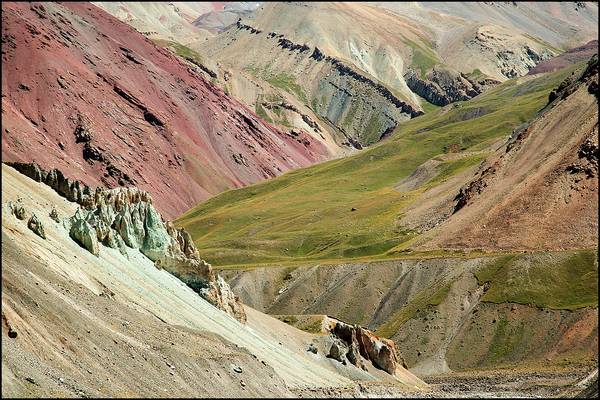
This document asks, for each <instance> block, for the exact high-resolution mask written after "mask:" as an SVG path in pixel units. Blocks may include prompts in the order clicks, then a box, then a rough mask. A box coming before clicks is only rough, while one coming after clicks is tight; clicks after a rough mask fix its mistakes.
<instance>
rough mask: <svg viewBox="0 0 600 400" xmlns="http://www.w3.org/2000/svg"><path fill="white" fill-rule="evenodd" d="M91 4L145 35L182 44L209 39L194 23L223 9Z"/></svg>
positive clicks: (185, 5)
mask: <svg viewBox="0 0 600 400" xmlns="http://www.w3.org/2000/svg"><path fill="white" fill-rule="evenodd" d="M92 4H94V5H95V6H97V7H100V8H101V9H103V10H104V11H106V12H108V13H109V14H112V15H113V16H115V17H117V18H119V19H120V20H121V21H123V22H126V23H128V24H129V25H131V26H132V27H134V28H135V29H136V30H138V31H139V32H141V33H142V34H144V35H145V36H148V37H158V38H162V39H170V40H177V41H178V42H181V43H188V42H189V41H196V40H203V39H205V38H207V37H210V36H212V35H211V33H210V32H209V31H208V30H205V29H202V28H201V27H196V26H195V25H194V21H195V20H196V19H197V18H198V17H199V16H200V15H203V14H206V13H210V12H215V11H216V12H219V11H220V10H223V4H222V3H220V2H183V1H174V2H126V1H106V2H102V1H96V2H92Z"/></svg>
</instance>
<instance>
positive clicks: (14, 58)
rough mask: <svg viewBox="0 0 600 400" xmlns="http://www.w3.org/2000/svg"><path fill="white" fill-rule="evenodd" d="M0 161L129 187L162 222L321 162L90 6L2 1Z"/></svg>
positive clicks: (305, 139)
mask: <svg viewBox="0 0 600 400" xmlns="http://www.w3.org/2000/svg"><path fill="white" fill-rule="evenodd" d="M2 139H3V140H2V160H3V161H35V162H37V163H39V164H40V165H41V166H42V167H44V168H59V169H61V170H63V171H64V172H65V174H66V175H67V176H68V177H70V178H73V179H79V180H82V181H84V182H85V183H87V184H88V185H91V186H97V185H99V184H103V185H105V186H109V187H114V186H117V185H125V186H129V185H136V186H138V187H140V188H142V189H144V190H147V191H149V192H151V193H152V195H153V197H154V198H155V200H156V203H157V206H158V208H159V209H160V210H161V211H162V212H163V214H164V215H165V216H166V217H168V218H172V217H174V216H176V215H178V214H179V213H181V212H183V211H185V210H186V209H187V208H188V207H191V206H192V205H194V204H195V203H196V202H198V201H200V200H203V199H205V198H207V197H209V196H211V195H213V194H216V193H218V192H220V191H223V190H226V189H228V188H234V187H240V186H243V185H246V184H249V183H252V182H256V181H259V180H262V179H265V178H268V177H272V176H275V175H278V174H280V173H282V172H284V171H287V170H290V169H293V168H297V167H300V166H306V165H309V164H311V163H314V162H316V161H318V160H321V159H324V158H325V157H326V156H327V154H326V153H327V151H326V149H325V148H324V147H323V146H322V145H321V144H320V143H317V142H314V141H313V140H312V139H311V138H310V136H309V135H304V134H301V135H300V136H295V137H292V136H290V135H288V134H287V133H286V132H283V131H280V130H278V129H277V128H274V127H273V126H271V125H269V124H267V123H266V122H264V121H262V120H261V119H260V118H258V117H257V116H256V115H255V114H254V113H253V112H252V111H250V110H248V109H247V108H246V107H244V106H243V105H242V104H241V103H239V102H237V101H236V100H233V99H231V98H229V97H228V96H227V95H226V94H225V93H224V92H223V91H222V90H220V89H219V88H217V87H215V86H214V85H212V84H211V83H210V82H207V81H206V80H204V79H203V78H202V77H201V76H200V75H198V74H196V73H195V72H194V71H192V70H191V69H189V68H188V67H187V66H186V65H185V64H184V63H183V62H181V61H180V60H179V59H178V58H176V57H175V56H174V55H172V54H171V53H170V52H168V51H167V50H164V49H161V48H159V47H157V46H155V45H154V44H153V43H152V42H151V41H149V40H147V39H146V38H145V37H144V36H143V35H141V34H139V33H138V32H136V31H135V30H134V29H133V28H131V27H129V26H128V25H126V24H124V23H122V22H120V21H119V20H118V19H116V18H114V17H112V16H110V15H109V14H107V13H105V12H104V11H102V10H100V9H99V8H97V7H95V6H93V5H91V4H89V3H64V4H62V5H61V4H56V3H43V4H42V3H31V4H29V3H2Z"/></svg>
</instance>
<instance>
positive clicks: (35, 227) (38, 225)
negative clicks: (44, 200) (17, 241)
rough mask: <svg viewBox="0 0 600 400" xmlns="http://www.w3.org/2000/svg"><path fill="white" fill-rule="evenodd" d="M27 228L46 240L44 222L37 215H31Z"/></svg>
mask: <svg viewBox="0 0 600 400" xmlns="http://www.w3.org/2000/svg"><path fill="white" fill-rule="evenodd" d="M27 227H28V228H29V229H31V230H32V231H33V232H34V233H35V234H36V235H38V236H39V237H41V238H42V239H46V232H44V225H42V221H40V220H39V219H38V217H37V216H36V215H35V214H31V218H29V221H27Z"/></svg>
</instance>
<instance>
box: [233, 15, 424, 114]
mask: <svg viewBox="0 0 600 400" xmlns="http://www.w3.org/2000/svg"><path fill="white" fill-rule="evenodd" d="M236 27H237V29H238V30H247V31H249V32H250V33H251V34H255V35H258V34H260V33H262V31H261V30H259V29H256V28H253V27H251V26H250V25H246V24H243V23H241V22H240V21H239V20H238V22H237V23H236ZM267 38H268V39H277V45H278V46H279V47H281V48H283V49H287V50H289V51H292V52H293V51H299V52H300V53H303V52H306V51H309V50H310V49H311V48H310V47H309V46H308V45H306V44H297V43H294V42H292V41H291V40H289V39H286V38H285V37H284V35H283V34H281V33H279V34H278V33H277V32H269V33H268V34H267ZM310 58H312V59H313V60H315V61H317V62H320V61H325V62H327V63H329V64H331V65H332V66H333V67H334V68H335V69H336V70H337V71H338V72H339V73H340V75H342V76H343V75H348V76H350V77H352V78H354V79H355V80H357V81H359V82H362V83H365V84H367V85H369V86H371V87H372V88H373V89H375V90H376V91H377V92H378V93H379V94H380V95H381V96H383V97H384V98H386V99H387V100H388V101H390V102H391V103H392V104H394V105H395V106H396V108H399V109H400V110H401V111H402V112H404V113H407V114H408V115H410V117H411V118H414V117H418V116H419V115H422V114H423V111H419V110H416V109H414V108H413V107H412V106H411V105H410V104H408V103H405V102H404V101H402V100H400V99H399V98H397V97H396V96H395V95H394V94H393V93H392V92H391V91H390V90H389V89H388V88H386V87H385V86H383V85H382V84H381V83H378V82H375V81H373V80H372V79H370V78H368V77H366V76H364V75H363V74H361V73H359V72H357V71H355V70H354V69H353V68H351V67H350V66H348V65H346V64H344V63H343V62H342V61H341V60H339V59H337V58H335V57H331V56H326V55H325V54H323V52H322V51H321V50H319V48H317V47H315V48H314V49H313V52H312V53H311V55H310Z"/></svg>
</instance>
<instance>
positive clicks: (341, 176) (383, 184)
mask: <svg viewBox="0 0 600 400" xmlns="http://www.w3.org/2000/svg"><path fill="white" fill-rule="evenodd" d="M584 67H585V62H584V63H583V64H581V63H580V64H579V65H576V66H571V67H569V68H566V69H563V70H561V71H557V72H554V73H550V74H543V75H534V76H531V77H529V76H528V77H523V78H515V79H511V80H508V81H506V82H504V83H503V84H501V85H499V86H497V87H496V88H494V89H490V90H489V91H487V92H486V93H484V94H482V95H480V96H477V97H476V98H474V99H472V100H470V101H467V102H460V103H456V104H452V105H448V106H446V107H443V108H440V109H438V110H437V111H435V112H433V113H431V114H426V115H424V116H421V117H418V118H414V119H412V120H410V121H408V122H405V123H403V124H402V125H400V126H399V127H398V128H397V130H396V132H395V133H394V134H393V135H392V136H391V137H390V138H389V139H388V140H385V141H383V142H382V143H380V144H378V145H376V146H373V147H372V148H370V149H367V150H366V151H362V152H360V153H359V154H356V155H354V156H351V157H346V158H343V159H340V160H333V161H329V162H326V163H322V164H319V165H316V166H314V167H311V168H307V169H301V170H296V171H293V172H291V173H288V174H285V175H283V176H281V177H279V178H276V179H273V180H270V181H267V182H264V183H261V184H258V185H254V186H250V187H247V188H244V189H242V190H236V191H230V192H226V193H223V194H221V195H219V196H216V197H214V198H212V199H210V200H209V201H207V202H205V203H201V204H199V205H198V206H196V207H194V208H193V209H191V210H189V211H187V212H186V213H185V214H183V215H182V216H180V217H179V218H178V219H177V221H178V223H179V224H180V225H181V226H183V227H185V228H186V229H187V230H188V231H189V232H190V233H191V234H192V236H193V237H194V239H195V241H196V243H197V244H198V246H199V248H200V250H201V251H202V252H203V254H204V255H205V257H207V258H208V259H209V260H211V262H214V263H216V264H222V265H231V264H233V265H235V264H241V265H247V264H254V263H261V264H264V263H279V262H288V261H294V262H301V260H303V261H305V262H309V261H310V260H323V261H325V260H331V259H336V260H347V259H354V258H362V257H367V258H374V257H391V256H401V255H403V254H405V251H409V250H412V251H416V250H417V248H414V244H413V243H414V242H419V243H423V246H425V247H427V249H428V251H434V250H433V249H434V248H440V246H441V247H442V248H445V247H446V245H444V246H442V245H438V246H426V245H425V241H426V240H428V239H426V238H431V237H433V239H431V240H434V241H438V242H439V241H441V240H442V238H446V239H448V240H450V239H454V240H455V241H458V240H460V239H461V235H460V234H458V232H457V235H458V236H453V235H449V234H446V230H445V228H444V227H450V226H453V224H454V222H453V221H457V222H456V223H458V221H460V220H462V215H464V214H466V213H467V211H466V210H467V208H468V207H465V210H460V211H458V212H456V213H454V209H455V206H456V204H457V201H458V200H456V199H455V198H456V197H457V196H458V194H459V192H460V189H461V187H462V186H463V185H467V184H468V183H469V182H470V181H471V180H474V179H476V177H478V175H474V174H476V173H477V171H478V167H479V165H480V164H481V163H482V162H483V161H484V160H486V159H488V158H489V159H490V160H493V159H494V157H493V156H494V155H495V157H498V156H499V155H501V154H502V152H504V151H505V150H503V149H500V150H497V149H498V148H500V147H501V146H502V145H503V144H505V141H506V140H507V138H508V137H509V136H510V135H512V134H513V132H521V131H523V130H524V129H525V128H526V127H527V124H528V123H529V122H530V121H531V120H532V119H533V118H534V117H536V114H537V113H538V112H539V111H540V110H541V109H543V108H544V107H545V106H546V104H547V103H548V96H549V93H550V92H551V91H552V90H553V89H555V88H557V87H559V86H560V84H561V82H562V81H563V80H564V79H565V78H567V77H569V76H571V73H575V72H576V71H579V70H581V69H582V68H584ZM577 73H580V72H577ZM586 90H587V89H585V88H580V89H579V91H578V93H581V94H580V95H581V96H582V102H576V101H572V102H571V104H572V106H571V107H572V109H573V112H574V113H575V112H576V113H577V114H573V116H574V117H575V116H577V117H581V118H584V119H582V120H579V119H574V120H573V126H572V127H571V126H570V127H569V128H568V129H567V128H566V127H565V129H560V125H559V126H558V127H557V128H556V129H557V130H556V134H557V135H560V138H561V139H560V141H565V142H564V146H565V147H564V148H563V147H556V146H553V145H551V143H552V144H554V143H555V141H554V140H559V139H558V138H556V139H553V141H552V142H548V146H547V149H546V150H545V147H539V148H538V147H535V146H534V147H533V149H537V151H539V153H537V154H536V157H539V158H541V159H542V160H543V159H544V157H546V156H551V154H554V155H553V156H552V157H559V154H563V153H562V152H565V153H564V154H569V155H570V156H569V157H575V158H577V157H578V156H577V152H578V150H577V148H576V147H571V146H575V143H576V142H578V141H581V140H584V139H583V137H584V136H585V135H586V134H587V133H586V132H584V131H583V130H580V131H578V132H577V134H576V135H575V134H574V132H573V131H572V130H571V129H574V128H575V127H578V126H580V125H581V124H582V123H583V121H586V124H588V123H589V124H592V125H590V126H593V121H594V117H595V116H597V114H595V113H596V112H597V111H596V110H595V99H594V96H593V95H590V94H589V93H587V92H586ZM567 100H568V98H567ZM575 110H576V111H575ZM552 111H553V110H552ZM570 113H571V111H569V114H568V115H571V114H570ZM547 115H557V116H556V121H560V120H561V119H560V118H561V117H560V115H562V112H558V111H553V112H550V111H548V112H546V113H544V114H543V115H542V116H540V119H543V120H544V121H547V120H548V118H549V117H547ZM536 125H537V124H536V123H535V122H534V123H533V124H532V125H531V126H532V128H533V126H536ZM586 126H587V125H586ZM532 128H530V130H527V132H530V131H531V129H532ZM515 135H516V133H515ZM540 135H541V134H540ZM540 137H543V136H540ZM540 140H541V139H540ZM567 145H568V146H567ZM559 148H560V150H559ZM545 151H548V152H549V153H548V154H546V153H544V152H545ZM557 151H560V152H559V153H555V152H557ZM496 152H498V154H496ZM526 159H527V158H526ZM555 161H556V160H555ZM490 162H491V161H490ZM550 165H551V164H541V165H540V164H539V162H538V163H534V164H532V165H531V166H527V168H530V167H532V168H536V169H535V170H528V169H523V170H520V169H517V170H516V171H514V172H509V171H510V168H511V167H512V164H511V163H509V164H508V165H507V166H506V167H503V168H507V169H506V172H504V173H503V174H501V176H503V175H504V174H506V175H507V177H508V176H512V177H513V178H515V179H519V180H521V179H523V183H521V184H520V185H529V184H533V182H534V176H537V174H538V173H545V172H544V171H545V169H544V168H549V167H550ZM565 167H566V166H565ZM519 168H525V165H521V164H519ZM537 168H540V169H539V170H538V169H537ZM483 169H485V168H483ZM560 176H561V178H560V179H566V178H567V177H569V176H570V174H569V173H568V172H567V171H563V173H562V175H560ZM574 178H577V179H579V178H578V176H575V177H574ZM587 182H590V181H589V180H588V181H587ZM540 183H541V182H540ZM513 184H516V182H513V183H511V184H507V185H506V186H503V185H499V186H497V189H498V190H502V191H509V190H516V189H517V188H516V187H513V186H512V185H513ZM519 187H528V186H519ZM569 187H570V186H568V185H567V186H565V188H564V189H563V190H566V192H565V193H564V195H565V196H566V195H568V194H569V193H571V192H570V191H571V190H575V189H569ZM540 190H541V189H540ZM557 190H558V188H557ZM586 190H588V191H586V192H582V193H581V194H584V197H582V200H583V202H582V203H581V206H583V205H584V204H585V201H586V200H585V199H587V200H591V198H592V197H593V195H594V192H593V186H591V187H589V188H588V189H586ZM483 193H484V194H485V191H484V192H483ZM581 194H579V195H577V196H576V197H579V196H580V195H581ZM571 195H572V196H574V194H571ZM490 196H492V197H490V198H489V201H490V202H489V203H487V204H488V205H489V206H490V207H491V206H498V205H499V203H498V200H497V198H496V197H495V192H492V191H490ZM576 197H574V199H575V198H576ZM515 198H517V197H515ZM537 198H539V196H533V197H531V199H532V200H533V199H537ZM552 198H554V197H552ZM494 199H496V200H494ZM507 200H508V199H507ZM518 204H519V203H516V205H518ZM571 206H573V207H577V206H576V205H567V204H565V205H564V207H567V208H568V207H571ZM545 207H551V208H545ZM564 207H563V206H562V205H561V203H560V202H558V203H550V204H548V205H546V206H544V207H543V208H542V210H547V211H550V209H554V210H555V211H553V212H556V216H557V218H558V219H559V220H560V221H562V222H561V224H562V223H564V224H566V225H565V229H566V230H564V231H563V230H560V231H559V230H557V231H556V232H553V234H552V235H548V234H547V233H543V234H542V231H538V233H539V234H540V237H539V238H540V239H542V240H544V241H546V244H544V245H543V246H542V247H540V246H541V244H540V242H536V243H534V242H531V244H530V245H529V246H527V242H528V238H526V237H525V236H519V235H518V234H517V233H519V232H520V231H518V230H513V229H517V226H516V225H515V226H513V227H512V228H511V227H510V226H507V225H505V222H507V221H504V222H503V223H504V225H502V226H503V230H498V231H495V232H498V233H502V235H506V237H511V236H512V237H514V240H520V241H521V242H520V243H518V244H517V243H514V242H512V243H511V244H510V245H507V246H504V247H500V248H502V249H505V250H511V249H512V250H521V249H524V248H528V249H536V248H538V249H539V248H544V249H547V248H554V249H559V248H563V247H565V246H566V247H565V248H580V247H581V246H584V247H585V246H593V244H594V240H593V234H594V229H593V227H594V223H593V222H592V221H593V220H594V219H588V217H589V216H590V214H588V213H587V211H586V212H585V213H579V214H574V215H571V216H570V217H569V218H566V216H565V215H562V213H563V211H566V208H564ZM589 207H590V209H589V210H590V211H589V212H590V213H591V212H593V210H594V208H595V207H597V205H596V203H595V202H591V201H590V202H589ZM473 210H475V208H474V209H473ZM574 210H575V209H574ZM540 212H543V211H541V210H540ZM469 213H470V212H469ZM478 215H480V214H478ZM499 215H500V216H499V218H503V217H501V215H502V214H499ZM536 215H538V214H536ZM571 217H576V218H577V220H576V221H577V222H576V221H575V220H573V219H572V218H571ZM469 221H477V217H475V215H473V219H472V220H471V219H470V220H469ZM498 222H500V221H498ZM556 222H558V221H556ZM471 223H473V222H471ZM523 223H525V224H527V222H526V221H525V220H524V221H523ZM571 224H572V225H573V228H576V229H577V230H576V232H581V235H582V236H581V237H579V240H574V239H573V241H572V242H571V243H570V244H567V242H568V240H569V238H571V237H572V238H575V237H576V235H575V234H574V233H569V230H568V228H566V226H567V225H571ZM590 224H591V225H590ZM436 226H437V227H436ZM461 226H462V227H463V229H474V227H471V228H468V227H469V225H461ZM480 226H482V225H480ZM530 226H531V228H532V229H541V226H540V225H539V224H530ZM595 226H596V229H597V225H595ZM484 228H485V227H482V228H481V229H484ZM550 228H551V227H550V226H547V227H546V228H544V229H550ZM485 229H491V227H490V226H487V228H485ZM579 229H581V231H579ZM432 230H433V232H436V234H435V235H434V236H430V233H429V231H432ZM473 232H474V230H473ZM559 232H562V233H560V234H559ZM586 232H587V233H586ZM462 235H465V236H469V235H470V234H469V233H468V232H462ZM481 235H482V236H481V238H482V239H483V238H485V237H486V233H485V230H482V231H481ZM487 236H488V237H491V238H490V239H495V237H494V236H493V235H487ZM438 242H436V243H438ZM489 245H490V246H492V244H491V243H489ZM522 246H525V247H522ZM447 247H448V249H449V250H451V249H453V248H455V247H456V246H454V244H452V245H450V244H449V243H448V244H447ZM458 247H459V248H467V249H473V248H478V247H483V248H484V249H485V248H487V245H484V244H481V245H475V244H473V245H467V244H466V243H463V244H462V245H461V246H458ZM492 248H498V247H496V245H494V246H492Z"/></svg>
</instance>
